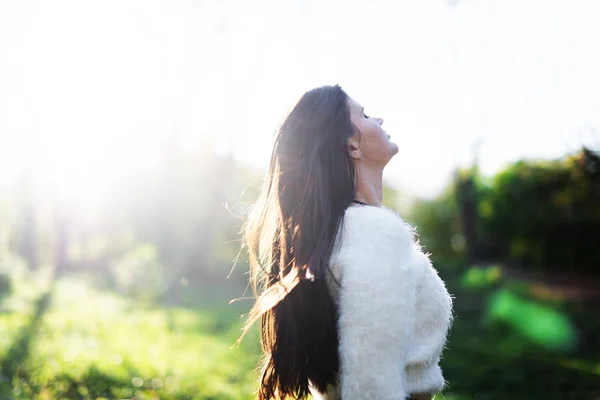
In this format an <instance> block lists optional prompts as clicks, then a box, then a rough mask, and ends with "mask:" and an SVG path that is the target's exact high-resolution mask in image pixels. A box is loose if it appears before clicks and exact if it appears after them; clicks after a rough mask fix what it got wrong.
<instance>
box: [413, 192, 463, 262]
mask: <svg viewBox="0 0 600 400" xmlns="http://www.w3.org/2000/svg"><path fill="white" fill-rule="evenodd" d="M406 219H407V220H408V221H409V222H410V223H412V224H413V225H415V226H416V229H417V232H418V234H419V240H420V242H421V243H422V244H423V245H424V246H425V250H426V251H427V252H430V253H431V255H432V259H433V261H434V262H436V261H438V260H443V261H444V263H445V264H453V265H460V264H463V263H464V262H465V241H464V236H463V234H462V232H461V229H460V228H461V227H460V222H459V220H458V210H457V205H456V201H455V196H454V191H453V190H452V189H448V190H446V191H445V192H444V193H443V194H442V195H441V196H440V197H438V198H437V199H434V200H422V201H419V202H417V203H415V204H414V206H413V207H412V209H411V210H410V213H408V214H407V215H406Z"/></svg>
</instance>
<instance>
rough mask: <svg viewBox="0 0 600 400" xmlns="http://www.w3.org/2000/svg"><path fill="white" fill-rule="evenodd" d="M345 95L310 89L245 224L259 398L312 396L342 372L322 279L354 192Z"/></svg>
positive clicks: (332, 307)
mask: <svg viewBox="0 0 600 400" xmlns="http://www.w3.org/2000/svg"><path fill="white" fill-rule="evenodd" d="M347 101H348V95H347V94H346V93H345V92H344V91H343V90H342V88H341V87H339V86H337V85H336V86H323V87H319V88H316V89H313V90H311V91H309V92H306V93H305V94H304V95H303V96H302V97H301V98H300V100H299V101H298V103H297V104H296V105H295V107H294V108H293V109H292V111H291V112H290V113H289V115H288V116H287V117H286V119H285V120H284V121H283V123H282V125H281V126H280V128H279V129H278V131H277V134H276V137H275V143H274V147H273V153H272V156H271V163H270V168H269V172H268V175H267V177H266V180H265V182H264V186H263V190H262V193H261V195H260V198H259V200H258V202H257V204H256V205H255V207H254V209H253V210H252V212H251V214H250V216H249V218H248V219H247V221H246V222H245V224H244V229H243V233H244V241H245V245H246V246H247V248H248V253H249V260H250V279H251V283H252V286H253V289H254V293H255V296H257V300H256V303H255V304H254V307H253V308H252V310H251V312H250V316H249V318H248V321H247V324H246V326H245V328H244V332H245V331H246V330H247V329H248V328H249V327H250V326H251V325H252V324H253V323H254V322H255V321H256V320H257V319H260V321H261V344H262V348H263V351H264V354H263V359H262V362H261V367H262V376H261V381H260V389H259V392H258V399H259V400H268V399H273V398H282V399H283V398H285V397H286V396H291V397H293V398H297V399H304V398H307V396H308V394H309V384H312V386H314V387H315V388H316V389H318V390H319V391H325V390H326V388H327V385H328V384H334V383H335V382H336V378H337V373H338V369H339V357H338V332H337V307H336V303H335V301H334V300H333V298H332V297H331V295H330V293H329V291H328V288H327V285H326V281H325V277H326V276H327V274H330V273H331V270H330V269H329V259H330V256H331V254H332V251H333V247H334V244H335V239H336V236H337V233H338V231H339V230H340V227H341V224H342V221H343V215H344V212H345V210H346V209H347V208H348V206H349V205H350V204H351V203H352V200H353V199H354V197H355V168H354V162H353V159H352V158H351V157H350V154H349V148H348V139H349V138H350V137H351V136H352V135H353V134H354V132H355V130H354V127H353V125H352V122H351V121H350V110H349V107H348V105H347Z"/></svg>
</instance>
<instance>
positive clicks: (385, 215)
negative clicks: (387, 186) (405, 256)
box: [343, 206, 415, 239]
mask: <svg viewBox="0 0 600 400" xmlns="http://www.w3.org/2000/svg"><path fill="white" fill-rule="evenodd" d="M343 225H344V231H345V232H348V233H347V234H349V235H352V234H356V235H360V236H364V235H365V234H369V235H375V236H379V235H382V236H389V235H391V234H397V235H400V236H405V237H407V238H410V239H412V238H413V237H414V233H415V232H414V229H413V227H412V226H410V225H409V224H408V223H407V222H406V221H404V219H402V217H401V216H400V215H399V214H398V213H396V212H395V211H394V210H392V209H391V208H387V207H385V206H381V207H372V206H351V207H349V208H348V209H347V210H346V212H345V215H344V222H343Z"/></svg>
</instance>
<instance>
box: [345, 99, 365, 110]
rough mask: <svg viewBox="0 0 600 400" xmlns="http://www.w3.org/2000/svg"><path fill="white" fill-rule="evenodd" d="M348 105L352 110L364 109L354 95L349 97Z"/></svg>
mask: <svg viewBox="0 0 600 400" xmlns="http://www.w3.org/2000/svg"><path fill="white" fill-rule="evenodd" d="M348 105H349V106H350V110H352V111H362V106H361V105H360V104H359V103H358V102H357V101H356V100H354V99H353V98H352V97H350V98H348Z"/></svg>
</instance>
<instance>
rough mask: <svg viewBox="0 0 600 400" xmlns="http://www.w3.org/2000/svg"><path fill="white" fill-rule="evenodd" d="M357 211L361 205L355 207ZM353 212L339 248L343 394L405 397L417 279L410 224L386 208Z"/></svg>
mask: <svg viewBox="0 0 600 400" xmlns="http://www.w3.org/2000/svg"><path fill="white" fill-rule="evenodd" d="M354 212H355V213H356V212H358V211H354ZM360 212H362V213H367V212H368V213H371V214H370V215H366V216H363V217H361V219H360V221H361V222H360V223H358V222H353V219H352V218H349V221H348V226H347V227H346V229H345V230H344V235H345V237H344V240H343V243H344V248H343V249H342V251H341V252H340V254H341V257H340V259H339V263H340V265H339V266H340V270H341V271H340V272H341V273H340V275H341V280H340V283H341V287H340V292H339V298H338V302H339V312H340V316H339V337H340V372H341V374H340V380H341V382H340V385H341V398H343V399H344V400H358V399H367V400H368V399H378V400H392V399H394V400H396V399H397V400H404V399H405V398H406V397H407V396H408V395H409V393H408V392H407V387H406V383H407V382H406V380H407V371H406V357H407V354H408V353H409V351H408V350H409V348H410V346H411V341H412V335H413V329H412V327H413V325H414V318H415V315H414V311H415V304H416V292H417V285H418V282H419V281H420V275H422V273H423V271H421V270H420V269H419V268H418V266H419V263H416V262H415V260H414V255H415V248H414V247H415V243H414V241H413V234H412V231H411V230H410V228H409V227H408V226H407V225H406V224H404V223H403V221H401V220H400V219H397V218H390V217H389V215H388V214H385V213H384V211H381V210H369V211H360Z"/></svg>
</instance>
